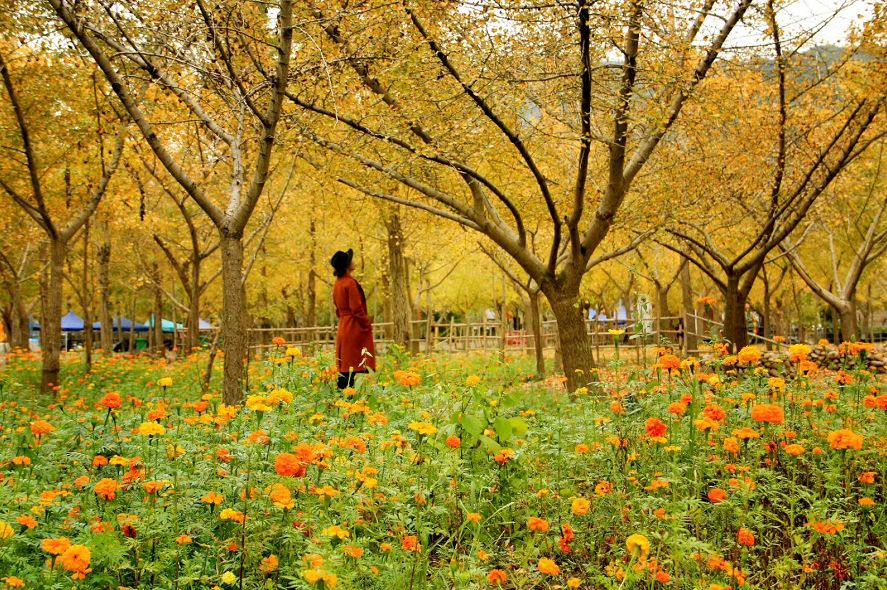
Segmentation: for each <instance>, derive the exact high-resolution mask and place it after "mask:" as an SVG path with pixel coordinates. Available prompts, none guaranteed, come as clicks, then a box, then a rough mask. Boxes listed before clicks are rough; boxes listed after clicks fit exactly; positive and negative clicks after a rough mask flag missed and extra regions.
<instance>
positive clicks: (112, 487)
mask: <svg viewBox="0 0 887 590" xmlns="http://www.w3.org/2000/svg"><path fill="white" fill-rule="evenodd" d="M93 491H95V494H96V496H98V497H99V498H101V499H103V500H113V499H114V497H115V494H116V493H117V480H116V479H110V478H108V477H106V478H104V479H102V480H100V481H99V483H97V484H95V487H94V488H93Z"/></svg>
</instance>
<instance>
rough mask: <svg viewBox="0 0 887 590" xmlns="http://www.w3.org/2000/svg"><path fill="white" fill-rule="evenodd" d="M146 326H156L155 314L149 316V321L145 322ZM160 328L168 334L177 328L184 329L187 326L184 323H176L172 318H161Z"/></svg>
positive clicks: (149, 327)
mask: <svg viewBox="0 0 887 590" xmlns="http://www.w3.org/2000/svg"><path fill="white" fill-rule="evenodd" d="M145 326H146V327H147V328H148V329H151V328H153V327H154V316H151V317H150V318H148V321H147V322H145ZM160 329H161V330H162V331H163V332H166V333H167V334H171V333H173V332H175V331H176V330H184V329H185V326H184V325H182V324H178V323H174V322H173V321H172V320H165V319H163V318H160Z"/></svg>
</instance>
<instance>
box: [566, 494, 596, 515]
mask: <svg viewBox="0 0 887 590" xmlns="http://www.w3.org/2000/svg"><path fill="white" fill-rule="evenodd" d="M589 510H591V502H590V501H589V500H587V499H585V498H576V499H575V500H573V502H572V504H571V505H570V511H571V512H572V513H573V514H575V515H576V516H585V515H586V514H588V511H589Z"/></svg>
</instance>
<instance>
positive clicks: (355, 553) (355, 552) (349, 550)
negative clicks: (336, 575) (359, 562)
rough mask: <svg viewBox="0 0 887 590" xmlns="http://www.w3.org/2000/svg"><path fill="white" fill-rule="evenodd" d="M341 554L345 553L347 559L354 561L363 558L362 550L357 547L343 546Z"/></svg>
mask: <svg viewBox="0 0 887 590" xmlns="http://www.w3.org/2000/svg"><path fill="white" fill-rule="evenodd" d="M342 552H343V553H345V555H347V556H348V557H353V558H354V559H358V558H360V557H363V549H361V548H360V547H358V546H357V545H345V546H344V547H342Z"/></svg>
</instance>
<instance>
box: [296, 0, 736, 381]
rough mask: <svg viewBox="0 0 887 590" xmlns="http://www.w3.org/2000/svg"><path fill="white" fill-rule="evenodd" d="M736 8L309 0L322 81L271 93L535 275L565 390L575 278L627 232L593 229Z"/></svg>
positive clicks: (376, 190) (611, 251)
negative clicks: (554, 331)
mask: <svg viewBox="0 0 887 590" xmlns="http://www.w3.org/2000/svg"><path fill="white" fill-rule="evenodd" d="M750 4H751V0H738V1H736V2H730V3H721V2H716V1H715V0H706V2H705V3H704V4H703V5H702V6H701V7H697V6H695V5H691V4H684V5H678V6H675V5H674V4H673V3H642V2H639V1H629V2H625V3H623V2H603V3H601V2H596V3H594V2H587V1H586V0H579V1H578V2H576V3H564V4H561V3H534V2H530V3H527V2H523V1H521V2H511V1H505V2H503V1H498V0H497V1H485V0H481V1H479V2H474V3H472V4H471V5H470V6H456V5H454V4H452V3H420V2H411V1H407V2H404V3H403V4H402V5H400V4H395V5H390V4H386V5H384V6H381V5H380V6H376V7H375V10H365V9H364V7H352V6H350V5H348V3H342V2H325V3H316V4H315V3H311V4H309V7H308V8H306V10H307V11H308V12H309V14H310V15H311V16H313V17H314V18H315V24H313V25H312V27H313V30H316V31H317V32H316V34H315V36H314V38H315V40H317V42H318V43H322V46H323V49H324V52H323V54H324V55H325V56H326V63H325V66H326V67H327V68H329V69H331V70H332V72H333V73H332V74H331V75H330V78H331V83H332V91H330V92H327V89H326V88H325V86H324V85H323V84H318V85H314V86H310V87H309V86H305V87H304V88H300V90H302V91H301V92H295V91H290V92H288V94H287V96H288V97H289V98H290V100H291V101H292V102H293V103H294V104H295V105H298V106H299V107H301V109H303V110H304V111H307V112H308V113H311V114H314V115H315V118H314V119H309V120H307V121H306V122H305V123H303V124H302V126H301V128H300V129H299V130H300V131H301V133H303V134H305V135H306V136H308V137H309V138H310V139H312V140H313V141H315V142H316V143H317V144H319V145H321V146H323V147H324V148H326V149H327V150H329V151H331V152H333V153H335V154H337V155H339V156H340V157H342V158H345V159H348V160H351V161H353V162H355V163H357V164H359V165H360V166H361V167H362V168H363V169H364V171H363V172H358V171H354V172H353V173H351V174H343V175H341V176H339V177H337V180H338V181H339V182H342V183H345V184H347V185H349V186H351V187H353V188H355V189H357V190H361V191H363V192H364V193H366V194H368V195H371V196H373V197H376V198H379V199H384V200H388V201H391V202H394V203H399V204H402V205H406V206H410V207H415V208H418V209H422V210H424V211H426V212H429V213H431V214H433V215H436V216H439V217H441V218H444V219H447V220H450V221H453V222H455V223H458V224H461V225H463V226H464V227H467V228H470V229H472V230H475V231H477V232H480V233H482V234H484V235H485V236H487V238H489V239H490V240H491V241H492V242H493V243H495V244H496V245H497V246H498V247H499V248H500V249H501V250H502V251H503V252H504V253H505V254H506V255H507V256H509V257H510V258H512V259H513V260H514V261H515V262H516V263H517V264H518V265H519V266H520V267H521V268H522V269H523V271H524V272H525V273H527V275H528V276H529V277H530V278H531V279H532V280H533V281H534V282H535V283H536V284H538V285H539V288H540V290H541V292H542V293H543V294H544V295H545V297H546V299H547V300H548V302H549V304H550V305H551V309H552V311H553V313H554V315H555V317H556V318H557V320H558V331H559V337H560V346H561V352H562V357H563V364H564V369H565V373H566V376H567V378H568V380H569V383H568V384H569V386H570V387H571V388H574V387H577V386H578V385H579V384H580V383H581V382H583V375H587V374H588V369H590V368H591V367H592V365H593V362H592V349H591V345H590V341H589V338H588V335H587V333H586V330H585V324H584V322H583V318H582V316H581V311H580V308H579V305H578V296H579V292H580V286H581V283H582V279H583V277H584V276H585V275H586V273H587V272H588V271H589V270H590V269H591V268H593V267H594V266H595V265H596V264H598V263H600V262H601V261H603V260H606V259H609V258H611V257H612V256H614V255H617V254H620V253H622V252H624V251H626V250H628V249H631V248H633V247H634V246H636V243H635V242H634V240H631V241H630V242H629V243H628V244H622V245H616V244H611V243H608V240H607V238H608V235H609V234H610V229H611V227H612V225H613V223H614V220H615V219H616V217H617V214H618V213H619V212H620V210H621V209H622V207H623V205H624V203H625V200H626V197H627V196H628V194H629V191H630V189H631V187H632V184H633V183H634V182H635V180H636V179H637V177H638V175H639V174H640V173H641V171H642V170H643V169H644V167H645V164H646V163H647V162H648V160H650V158H651V157H652V156H653V155H654V152H655V151H656V150H657V147H658V146H659V145H660V143H661V142H662V141H663V138H665V136H666V134H667V133H668V132H669V130H670V129H671V128H672V126H673V125H674V124H675V122H676V121H677V120H678V119H679V117H680V115H681V112H682V110H683V109H684V106H685V105H686V104H687V103H688V101H689V99H690V97H691V95H692V94H693V93H694V91H695V89H696V88H697V87H698V86H699V85H701V84H702V82H703V80H705V78H706V77H707V76H708V75H709V73H710V71H711V70H712V67H713V65H714V63H715V61H716V59H717V58H718V55H719V53H720V52H721V50H722V49H723V48H724V45H725V42H726V41H727V38H728V37H729V36H730V34H731V32H732V31H733V29H734V28H735V27H736V26H737V24H738V23H739V22H740V20H741V19H742V18H743V16H744V15H745V13H746V11H747V10H748V8H749V6H750ZM703 31H705V32H703ZM344 96H347V97H348V99H347V100H344V99H340V97H344ZM380 177H381V178H385V179H388V180H394V181H396V182H398V183H400V184H402V185H405V186H406V187H408V189H409V190H408V191H407V192H406V194H395V193H393V192H392V191H389V190H386V189H385V188H384V186H385V185H384V184H383V183H382V182H380V181H379V180H378V178H380ZM530 235H534V236H535V239H533V240H531V239H529V236H530ZM640 235H643V232H641V233H640ZM586 380H587V379H586Z"/></svg>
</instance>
